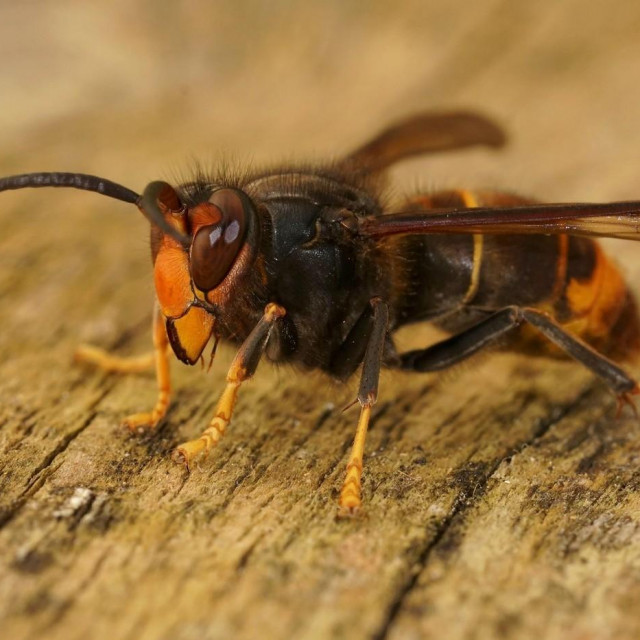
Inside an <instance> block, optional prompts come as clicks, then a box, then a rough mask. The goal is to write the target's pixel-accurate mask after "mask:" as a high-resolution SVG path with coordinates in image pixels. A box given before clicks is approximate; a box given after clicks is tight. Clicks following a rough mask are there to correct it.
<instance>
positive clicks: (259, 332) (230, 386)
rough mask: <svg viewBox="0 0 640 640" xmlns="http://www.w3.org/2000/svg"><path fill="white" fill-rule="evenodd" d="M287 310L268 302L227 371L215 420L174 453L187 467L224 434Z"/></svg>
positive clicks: (203, 455)
mask: <svg viewBox="0 0 640 640" xmlns="http://www.w3.org/2000/svg"><path fill="white" fill-rule="evenodd" d="M285 313H286V312H285V310H284V309H283V308H282V307H280V306H278V305H277V304H274V303H269V304H268V305H267V306H266V307H265V310H264V314H263V316H262V318H261V319H260V322H258V324H257V325H256V326H255V327H254V329H253V331H251V333H250V334H249V336H248V337H247V339H246V340H245V341H244V342H243V343H242V345H241V346H240V349H239V350H238V353H237V354H236V357H235V358H234V359H233V362H232V363H231V367H230V368H229V372H228V373H227V386H226V387H225V389H224V391H223V392H222V396H221V397H220V400H219V401H218V406H217V407H216V411H215V414H214V416H213V419H212V420H211V422H210V423H209V426H208V427H207V428H206V429H205V430H204V431H203V432H202V435H201V436H200V437H199V438H197V439H196V440H189V441H188V442H183V443H182V444H181V445H179V446H178V447H177V448H176V450H175V451H174V452H173V459H174V460H175V461H176V462H181V463H183V464H184V465H185V466H186V467H187V469H190V466H191V464H192V463H193V462H194V461H195V460H197V459H198V458H200V457H202V458H206V457H207V456H208V455H209V452H210V451H211V449H213V447H215V446H216V445H217V444H218V441H219V440H220V438H221V437H222V436H223V435H224V432H225V430H226V428H227V425H228V424H229V422H230V421H231V415H232V413H233V408H234V406H235V404H236V398H237V396H238V390H239V388H240V385H241V384H242V383H243V382H244V381H245V380H249V378H251V377H252V376H253V374H254V373H255V371H256V369H257V368H258V363H259V362H260V358H261V356H262V354H263V353H264V350H265V348H266V346H267V341H268V340H269V335H270V333H271V329H272V328H273V326H274V324H275V322H276V321H277V320H278V319H279V318H282V317H283V316H284V315H285Z"/></svg>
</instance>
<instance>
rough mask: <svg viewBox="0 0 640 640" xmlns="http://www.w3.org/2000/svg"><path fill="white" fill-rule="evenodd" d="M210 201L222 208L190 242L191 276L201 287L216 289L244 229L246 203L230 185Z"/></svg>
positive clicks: (242, 235)
mask: <svg viewBox="0 0 640 640" xmlns="http://www.w3.org/2000/svg"><path fill="white" fill-rule="evenodd" d="M209 202H210V203H211V204H212V205H214V206H215V207H217V208H218V209H219V210H220V212H221V214H222V215H221V219H220V221H219V222H216V223H215V224H209V225H205V226H203V227H201V228H200V229H198V231H197V232H196V234H195V236H194V238H193V241H192V243H191V277H192V278H193V283H194V284H195V286H196V287H197V288H198V289H200V291H204V292H207V291H211V289H215V288H216V287H217V286H218V285H219V284H220V283H221V282H222V281H223V280H224V278H225V276H226V275H227V274H228V273H229V270H230V269H231V267H232V265H233V263H234V261H235V259H236V256H237V255H238V253H239V252H240V249H241V248H242V244H243V242H244V236H245V231H246V213H245V203H244V201H243V199H242V196H241V195H240V194H239V193H238V192H237V191H234V190H233V189H219V190H218V191H214V193H213V194H212V195H211V197H210V198H209Z"/></svg>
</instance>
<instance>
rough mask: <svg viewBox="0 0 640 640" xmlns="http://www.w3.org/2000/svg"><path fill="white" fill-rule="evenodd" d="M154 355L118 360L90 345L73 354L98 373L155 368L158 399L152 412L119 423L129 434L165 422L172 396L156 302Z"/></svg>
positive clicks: (161, 319) (161, 320) (164, 335)
mask: <svg viewBox="0 0 640 640" xmlns="http://www.w3.org/2000/svg"><path fill="white" fill-rule="evenodd" d="M152 334H153V352H151V353H145V354H144V355H142V356H134V357H129V358H127V357H124V358H122V357H119V356H114V355H111V354H110V353H109V352H107V351H105V350H103V349H100V348H98V347H94V346H92V345H80V346H79V347H78V349H77V350H76V353H75V359H76V360H77V361H79V362H86V363H89V364H92V365H94V366H96V367H99V368H100V369H103V370H105V371H109V372H115V373H137V372H139V371H145V370H147V369H151V368H152V367H153V366H154V365H155V370H156V380H157V382H158V399H157V400H156V405H155V407H154V408H153V409H152V410H151V411H146V412H144V413H135V414H133V415H131V416H128V417H127V418H125V419H124V420H123V421H122V424H123V425H124V426H125V427H127V428H128V429H130V430H131V431H141V430H145V429H149V430H151V429H154V428H155V427H156V425H157V424H158V422H160V420H162V418H164V416H165V414H166V413H167V408H168V407H169V397H170V395H171V378H170V372H169V358H168V349H169V341H168V338H167V331H166V329H165V324H164V316H163V315H162V312H161V311H160V305H159V304H158V302H157V301H156V303H155V305H154V309H153V326H152Z"/></svg>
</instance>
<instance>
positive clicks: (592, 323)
mask: <svg viewBox="0 0 640 640" xmlns="http://www.w3.org/2000/svg"><path fill="white" fill-rule="evenodd" d="M530 202H531V201H530V200H525V199H523V198H520V197H518V196H514V195H510V194H503V193H495V192H469V191H449V192H438V193H435V194H431V195H424V196H418V197H416V198H413V199H412V200H411V201H410V202H409V203H408V207H409V208H411V209H414V210H428V209H433V208H442V207H475V206H491V205H495V206H509V205H511V206H512V205H518V204H528V203H530ZM403 209H406V207H403ZM393 242H394V243H395V249H396V251H395V254H396V255H397V256H398V261H397V269H398V271H399V273H401V274H402V276H401V277H400V280H401V281H402V285H401V290H402V294H401V299H400V300H399V301H398V305H397V306H398V311H399V318H398V319H399V322H400V324H405V323H408V322H412V321H415V320H420V319H425V320H433V321H435V322H438V323H439V324H441V325H443V326H444V327H445V328H447V329H450V330H452V331H457V330H460V329H462V328H465V327H466V326H469V325H471V324H473V323H474V322H476V321H477V320H478V319H479V318H480V317H482V316H483V315H485V314H486V312H487V311H494V310H498V309H502V308H504V307H506V306H511V305H516V306H522V307H534V308H536V309H539V310H542V311H546V312H547V313H549V314H550V315H552V316H553V317H554V318H555V319H556V320H557V321H558V322H560V323H561V324H562V325H563V326H565V327H566V328H567V329H568V330H569V331H571V332H572V333H573V334H574V335H578V336H580V337H582V338H583V339H585V340H586V341H587V342H589V343H590V344H592V345H593V346H595V347H596V348H598V349H599V350H600V351H603V352H605V353H607V354H609V355H617V356H625V355H629V354H630V353H632V352H634V351H636V350H638V349H640V331H639V324H638V323H639V319H638V314H637V309H636V304H635V301H634V299H633V297H632V295H631V294H630V293H629V290H628V288H627V286H626V284H625V282H624V280H623V278H622V276H621V275H620V272H619V270H618V268H617V267H616V266H615V265H614V264H613V263H612V261H611V260H610V259H609V258H608V257H607V256H606V255H605V254H604V252H603V251H602V249H601V247H600V246H599V245H598V244H597V243H596V242H594V241H593V240H591V239H589V238H579V237H574V236H568V235H554V236H536V235H514V236H492V235H480V234H476V235H453V234H452V235H431V236H429V235H425V236H421V235H411V236H404V237H402V238H398V239H395V240H394V241H393ZM528 333H529V332H528V331H526V330H525V332H524V333H523V338H525V337H528ZM536 342H537V341H536Z"/></svg>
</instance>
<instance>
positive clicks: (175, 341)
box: [152, 189, 245, 364]
mask: <svg viewBox="0 0 640 640" xmlns="http://www.w3.org/2000/svg"><path fill="white" fill-rule="evenodd" d="M244 207H245V204H244V201H243V200H242V197H241V196H240V195H239V194H238V192H236V191H235V190H232V189H220V190H218V191H215V192H214V193H213V194H212V196H211V198H210V199H209V201H208V202H203V203H200V204H198V205H196V206H194V207H192V208H191V209H189V210H188V211H184V210H181V211H179V212H175V210H174V212H172V210H170V209H169V208H167V207H161V210H162V214H163V217H164V219H165V221H166V222H167V223H168V224H170V225H171V226H173V227H174V228H176V229H177V230H178V231H180V232H181V233H183V234H185V235H190V237H191V245H190V247H189V252H187V250H186V248H185V247H183V246H182V245H181V244H180V242H178V241H177V240H175V239H174V238H172V237H171V236H169V235H167V234H162V233H161V232H160V231H159V230H158V229H156V230H155V231H154V233H155V236H153V234H152V238H153V240H152V243H153V244H154V254H155V261H154V281H155V286H156V294H157V297H158V302H159V304H160V308H161V310H162V313H163V315H164V316H165V318H166V319H167V335H168V336H169V341H170V343H171V346H172V348H173V350H174V352H175V354H176V356H177V357H178V358H179V359H180V360H182V361H183V362H185V363H187V364H195V363H196V362H197V361H198V359H199V358H200V356H201V354H202V351H203V350H204V348H205V346H206V345H207V342H209V340H210V338H211V336H212V334H213V333H214V327H215V316H213V315H212V314H211V313H210V312H208V311H206V310H205V309H203V308H202V307H200V306H197V301H198V299H200V300H202V301H208V302H210V303H212V304H215V303H216V302H217V301H218V298H219V297H220V295H224V294H225V293H227V294H228V293H229V291H228V290H229V289H230V287H229V285H228V283H227V284H226V285H224V286H221V285H222V283H223V281H224V280H225V278H226V276H227V275H228V274H229V273H233V272H234V270H235V269H237V268H239V265H234V263H235V262H236V258H237V257H238V256H239V255H242V254H243V253H244V252H243V251H242V248H243V241H244V234H245V214H244ZM158 234H161V235H160V236H158ZM240 262H244V261H243V260H241V261H240ZM216 290H218V291H216ZM216 293H217V295H216Z"/></svg>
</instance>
